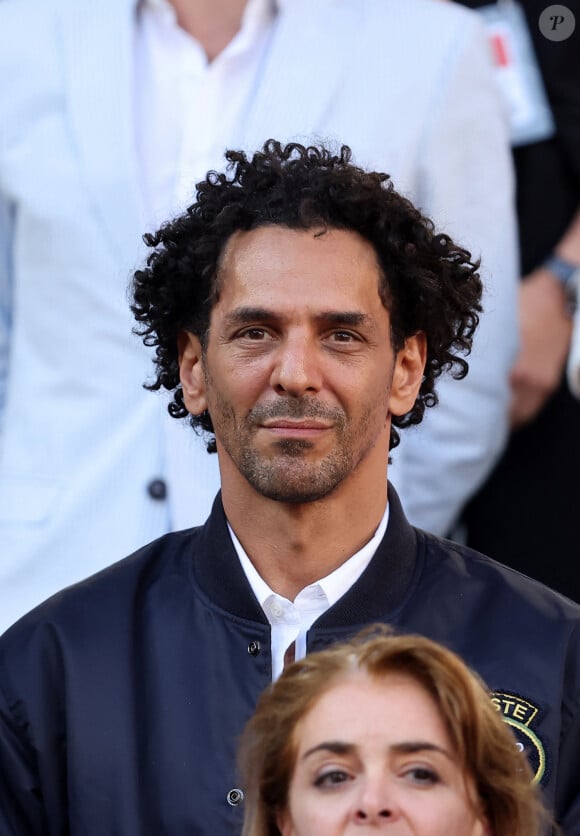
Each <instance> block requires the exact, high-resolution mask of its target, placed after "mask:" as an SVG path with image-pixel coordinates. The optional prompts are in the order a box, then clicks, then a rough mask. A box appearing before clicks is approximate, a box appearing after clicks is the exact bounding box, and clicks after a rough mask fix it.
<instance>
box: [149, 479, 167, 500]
mask: <svg viewBox="0 0 580 836" xmlns="http://www.w3.org/2000/svg"><path fill="white" fill-rule="evenodd" d="M147 493H148V494H149V496H150V497H151V499H158V500H159V499H165V497H166V496H167V485H166V484H165V482H164V481H163V479H152V480H151V481H150V482H149V484H148V485H147Z"/></svg>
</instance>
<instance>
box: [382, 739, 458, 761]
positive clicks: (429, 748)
mask: <svg viewBox="0 0 580 836" xmlns="http://www.w3.org/2000/svg"><path fill="white" fill-rule="evenodd" d="M389 748H390V749H392V750H393V751H394V752H398V753H400V754H403V755H413V754H415V753H416V752H439V753H440V754H441V755H445V757H446V758H448V759H449V760H453V756H452V754H451V752H449V751H448V750H447V749H445V748H444V747H443V746H438V745H437V744H436V743H430V742H429V741H427V740H403V741H401V742H400V743H393V744H392V745H391V746H390V747H389Z"/></svg>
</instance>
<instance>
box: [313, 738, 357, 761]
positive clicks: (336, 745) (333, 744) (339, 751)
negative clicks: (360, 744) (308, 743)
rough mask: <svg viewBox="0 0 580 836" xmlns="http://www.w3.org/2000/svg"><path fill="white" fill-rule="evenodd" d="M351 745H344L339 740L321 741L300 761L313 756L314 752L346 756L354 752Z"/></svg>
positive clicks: (353, 747) (353, 746)
mask: <svg viewBox="0 0 580 836" xmlns="http://www.w3.org/2000/svg"><path fill="white" fill-rule="evenodd" d="M355 748H356V747H355V745H354V744H353V743H344V742H343V741H341V740H323V741H322V743H317V744H316V746H313V747H312V748H311V749H308V750H307V751H306V752H304V754H303V755H302V760H304V759H305V758H308V757H310V755H314V754H315V753H316V752H331V753H332V754H333V755H348V754H350V753H351V752H353V751H354V750H355Z"/></svg>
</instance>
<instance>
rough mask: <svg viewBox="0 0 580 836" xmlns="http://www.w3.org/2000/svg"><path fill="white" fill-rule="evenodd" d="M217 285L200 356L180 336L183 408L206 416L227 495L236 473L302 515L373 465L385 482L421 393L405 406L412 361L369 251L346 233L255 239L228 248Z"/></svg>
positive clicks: (236, 239)
mask: <svg viewBox="0 0 580 836" xmlns="http://www.w3.org/2000/svg"><path fill="white" fill-rule="evenodd" d="M219 280H220V289H221V290H220V298H219V301H218V303H217V304H216V306H215V307H214V309H213V311H212V314H211V319H210V331H209V339H208V343H207V347H206V351H205V352H203V353H202V352H201V348H200V346H199V340H198V339H197V338H196V337H194V336H192V335H187V336H184V337H183V338H182V343H181V352H180V354H181V371H182V381H183V386H184V396H185V401H186V405H187V407H188V409H190V411H191V412H193V413H194V414H199V413H201V412H202V411H203V409H205V408H207V409H208V410H209V413H210V415H211V419H212V423H213V426H214V430H215V435H216V441H217V448H218V455H219V457H220V467H221V470H222V480H223V481H224V484H225V482H226V479H227V478H228V474H229V473H235V471H237V472H238V473H241V474H242V475H243V476H244V477H245V479H246V480H247V482H249V484H250V485H251V486H252V487H253V488H254V489H255V490H256V491H257V492H258V493H260V494H261V495H263V496H266V497H268V498H270V499H274V500H278V501H283V502H291V503H300V502H310V501H313V500H316V499H321V498H322V497H324V496H326V495H328V494H330V493H331V492H332V491H334V490H335V489H337V488H338V486H339V485H341V484H343V483H345V482H346V481H347V480H348V478H349V476H350V475H351V474H352V473H353V472H355V471H356V470H357V469H358V468H360V467H362V466H365V465H368V463H369V461H372V459H373V457H374V458H375V459H377V460H379V459H380V462H381V463H382V465H381V466H382V468H383V472H384V473H386V466H387V451H388V438H389V430H390V419H389V414H390V412H391V411H394V412H397V414H401V413H402V412H406V411H407V410H408V409H409V408H410V407H411V406H412V404H413V402H414V399H415V396H416V387H415V388H413V392H412V393H411V394H410V395H409V393H407V395H406V398H405V397H403V398H402V397H401V392H400V389H401V384H404V385H403V388H408V386H407V384H408V381H407V377H408V375H407V370H406V366H407V365H408V363H406V361H405V357H407V356H408V355H409V351H410V349H409V346H406V347H405V348H404V349H403V350H402V351H401V352H399V353H398V355H397V356H395V353H394V351H393V348H392V346H391V341H390V318H389V313H388V311H387V310H386V309H385V308H384V306H383V304H382V302H381V299H380V297H379V281H380V269H379V265H378V262H377V258H376V254H375V251H374V249H373V247H372V246H371V245H370V244H369V243H367V242H366V241H365V240H364V239H362V238H361V237H359V236H358V235H357V234H356V233H354V232H350V231H344V230H329V231H328V232H326V233H324V234H322V235H319V236H318V237H317V236H316V230H308V231H302V230H299V231H297V230H291V229H288V228H287V227H283V226H266V227H261V228H259V229H256V230H252V231H250V232H238V233H236V234H235V235H233V236H232V238H231V239H230V240H229V241H228V243H227V245H226V247H225V251H224V253H223V257H222V260H221V265H220V276H219ZM411 340H415V341H416V342H418V343H421V338H417V339H416V338H411ZM408 342H409V341H408ZM415 348H416V347H415ZM415 348H413V347H412V348H411V353H413V351H415V354H417V350H415ZM419 353H420V350H419ZM421 370H422V367H421ZM393 381H395V387H394V388H393ZM418 383H420V373H419V376H418ZM417 385H418V384H417ZM403 394H404V393H403Z"/></svg>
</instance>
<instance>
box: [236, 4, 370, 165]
mask: <svg viewBox="0 0 580 836" xmlns="http://www.w3.org/2000/svg"><path fill="white" fill-rule="evenodd" d="M281 6H282V8H281V10H280V13H279V16H278V20H277V22H276V28H275V32H274V36H273V39H272V44H271V46H270V51H269V55H268V58H267V61H266V65H265V68H264V72H263V74H262V76H261V79H260V84H259V85H258V89H257V91H256V95H255V97H254V100H253V102H252V104H251V107H250V109H249V113H248V117H247V120H246V124H245V126H244V130H243V138H244V145H245V146H246V147H247V148H248V150H249V149H250V148H255V147H257V146H258V145H260V144H262V143H263V142H264V140H266V139H267V138H269V137H270V136H274V137H275V138H276V139H280V140H287V139H291V138H300V137H302V138H304V135H305V134H307V135H310V136H312V135H313V134H316V133H317V132H318V131H319V130H320V129H321V128H323V127H324V120H325V118H326V116H327V113H328V108H329V107H330V105H331V103H332V99H333V97H335V96H337V95H340V84H341V80H342V78H343V76H344V73H345V72H346V70H347V65H348V62H347V61H345V59H344V56H345V52H346V51H347V50H348V45H349V43H350V42H351V40H352V38H354V37H356V31H357V15H358V12H357V11H356V4H355V3H344V2H341V0H287V2H285V3H282V4H281Z"/></svg>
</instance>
